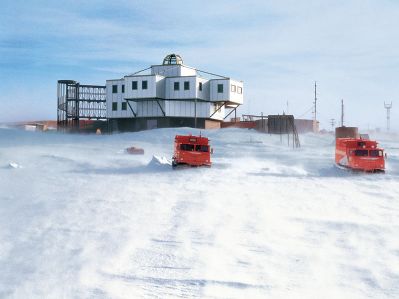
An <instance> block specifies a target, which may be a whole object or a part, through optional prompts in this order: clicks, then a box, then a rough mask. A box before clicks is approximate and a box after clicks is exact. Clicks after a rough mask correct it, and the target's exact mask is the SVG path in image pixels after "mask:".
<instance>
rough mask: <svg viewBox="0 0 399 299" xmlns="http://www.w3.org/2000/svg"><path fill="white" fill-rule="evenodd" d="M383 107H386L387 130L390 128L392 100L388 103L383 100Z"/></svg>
mask: <svg viewBox="0 0 399 299" xmlns="http://www.w3.org/2000/svg"><path fill="white" fill-rule="evenodd" d="M384 107H385V109H387V131H389V130H390V129H391V108H392V102H391V103H390V104H386V103H385V102H384Z"/></svg>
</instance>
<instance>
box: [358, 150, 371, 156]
mask: <svg viewBox="0 0 399 299" xmlns="http://www.w3.org/2000/svg"><path fill="white" fill-rule="evenodd" d="M368 155H369V151H368V150H355V156H358V157H367V156H368Z"/></svg>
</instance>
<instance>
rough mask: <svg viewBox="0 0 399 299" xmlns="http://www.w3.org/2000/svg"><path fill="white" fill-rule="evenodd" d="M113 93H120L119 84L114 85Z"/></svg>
mask: <svg viewBox="0 0 399 299" xmlns="http://www.w3.org/2000/svg"><path fill="white" fill-rule="evenodd" d="M112 93H118V85H112Z"/></svg>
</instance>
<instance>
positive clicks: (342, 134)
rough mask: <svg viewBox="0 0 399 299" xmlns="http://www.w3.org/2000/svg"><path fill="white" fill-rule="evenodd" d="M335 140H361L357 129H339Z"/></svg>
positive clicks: (336, 129)
mask: <svg viewBox="0 0 399 299" xmlns="http://www.w3.org/2000/svg"><path fill="white" fill-rule="evenodd" d="M335 138H360V135H359V129H358V128H357V127H337V128H335Z"/></svg>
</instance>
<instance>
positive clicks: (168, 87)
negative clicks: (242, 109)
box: [106, 54, 243, 131]
mask: <svg viewBox="0 0 399 299" xmlns="http://www.w3.org/2000/svg"><path fill="white" fill-rule="evenodd" d="M203 74H206V75H207V77H205V76H204V75H203ZM215 77H216V78H215ZM106 102H107V105H106V107H107V112H106V115H107V119H109V121H110V125H111V129H112V130H120V131H125V130H129V131H137V130H145V129H152V128H157V127H181V126H187V127H196V128H211V127H220V122H221V121H223V119H224V118H226V117H227V116H228V115H230V114H231V113H232V112H235V110H236V108H237V107H238V106H239V105H241V104H243V83H242V81H237V80H233V79H230V78H228V77H223V76H217V75H214V74H210V73H207V72H204V71H200V70H197V69H195V68H192V67H189V66H186V65H184V64H183V60H182V59H181V57H180V56H179V55H175V54H170V55H168V56H166V57H165V59H164V61H163V64H162V65H153V66H151V67H149V68H148V69H146V70H143V71H140V72H137V73H135V74H132V75H127V76H125V77H123V78H122V79H116V80H107V84H106Z"/></svg>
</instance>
